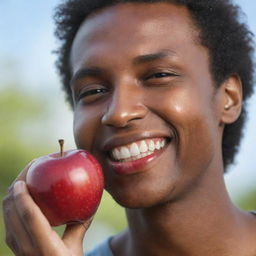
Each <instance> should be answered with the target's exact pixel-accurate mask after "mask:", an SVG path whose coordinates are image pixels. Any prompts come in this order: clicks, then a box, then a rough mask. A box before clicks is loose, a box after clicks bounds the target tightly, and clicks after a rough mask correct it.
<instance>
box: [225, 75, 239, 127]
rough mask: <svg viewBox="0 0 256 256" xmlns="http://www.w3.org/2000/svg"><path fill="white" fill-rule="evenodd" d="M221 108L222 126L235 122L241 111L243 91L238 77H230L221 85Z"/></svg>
mask: <svg viewBox="0 0 256 256" xmlns="http://www.w3.org/2000/svg"><path fill="white" fill-rule="evenodd" d="M221 93H222V100H221V102H222V106H221V108H222V109H221V111H222V114H221V120H220V122H221V123H222V124H231V123H233V122H235V121H236V120H237V119H238V117H239V116H240V113H241V111H242V104H243V90H242V82H241V80H240V77H239V76H238V75H232V76H230V77H229V78H228V79H227V80H225V81H224V82H223V84H222V85H221Z"/></svg>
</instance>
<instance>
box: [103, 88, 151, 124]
mask: <svg viewBox="0 0 256 256" xmlns="http://www.w3.org/2000/svg"><path fill="white" fill-rule="evenodd" d="M147 112H148V110H147V107H146V106H145V105H144V104H143V92H142V90H140V88H134V87H133V86H129V85H128V86H125V85H124V86H119V87H118V88H117V87H116V88H115V90H114V91H113V94H112V96H111V97H110V100H109V104H108V106H107V108H106V111H105V113H104V115H103V117H102V120H101V121H102V124H104V125H107V126H112V127H119V128H120V127H127V126H129V125H131V124H132V123H133V122H134V121H135V120H140V119H143V118H144V117H145V116H146V115H147Z"/></svg>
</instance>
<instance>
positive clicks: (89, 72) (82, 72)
mask: <svg viewBox="0 0 256 256" xmlns="http://www.w3.org/2000/svg"><path fill="white" fill-rule="evenodd" d="M173 56H176V53H175V52H174V51H171V50H162V51H159V52H156V53H150V54H145V55H139V56H137V57H135V58H134V59H133V64H134V65H138V64H143V63H146V62H151V61H156V60H160V59H164V58H168V57H173ZM102 73H103V70H102V69H101V68H99V67H88V68H82V69H79V70H78V71H77V72H76V73H75V74H74V75H73V76H72V78H71V80H70V86H71V85H72V84H73V83H74V82H75V81H77V80H79V79H81V78H84V77H86V76H87V77H88V76H100V75H102Z"/></svg>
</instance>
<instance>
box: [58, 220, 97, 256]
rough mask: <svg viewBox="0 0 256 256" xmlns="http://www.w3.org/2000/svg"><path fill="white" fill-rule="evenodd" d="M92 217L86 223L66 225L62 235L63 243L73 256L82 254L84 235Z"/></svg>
mask: <svg viewBox="0 0 256 256" xmlns="http://www.w3.org/2000/svg"><path fill="white" fill-rule="evenodd" d="M92 220H93V217H92V218H90V219H89V220H87V221H84V222H81V223H80V222H79V223H74V224H68V225H67V226H66V229H65V231H64V234H63V237H62V239H63V242H64V243H65V244H66V246H67V247H68V248H69V249H70V250H71V251H72V253H74V254H75V255H81V254H82V253H83V239H84V235H85V233H86V231H87V229H88V228H89V226H90V224H91V222H92Z"/></svg>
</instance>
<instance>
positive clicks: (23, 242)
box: [3, 194, 33, 254]
mask: <svg viewBox="0 0 256 256" xmlns="http://www.w3.org/2000/svg"><path fill="white" fill-rule="evenodd" d="M3 218H4V226H5V234H6V243H7V244H8V246H9V247H10V248H11V249H12V250H13V252H14V253H15V254H18V253H19V252H20V251H24V249H25V251H27V250H30V248H31V247H33V243H32V240H31V239H30V237H29V234H28V233H27V232H26V229H25V228H24V227H23V223H22V222H21V221H20V218H19V216H18V214H17V212H16V209H15V206H14V203H13V200H12V195H10V194H9V195H8V196H6V197H5V199H4V200H3ZM27 252H28V251H27Z"/></svg>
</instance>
